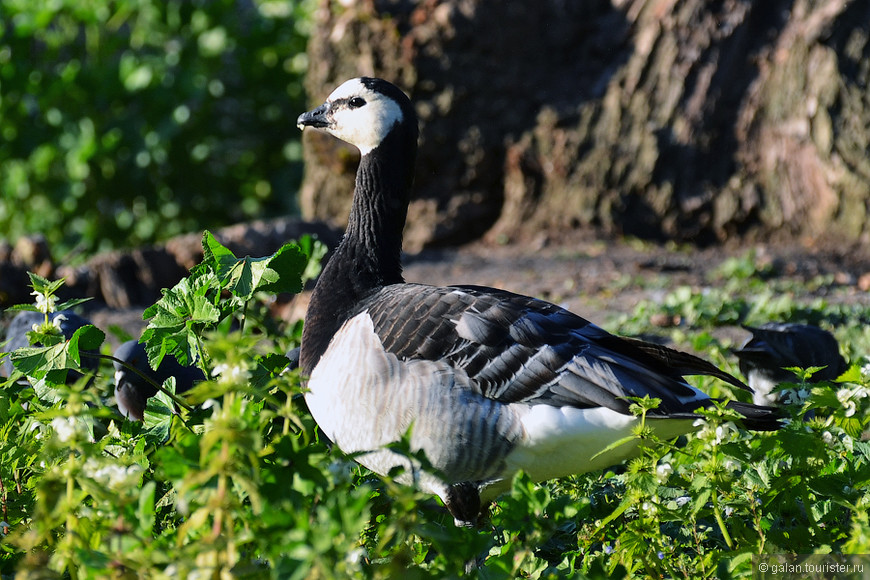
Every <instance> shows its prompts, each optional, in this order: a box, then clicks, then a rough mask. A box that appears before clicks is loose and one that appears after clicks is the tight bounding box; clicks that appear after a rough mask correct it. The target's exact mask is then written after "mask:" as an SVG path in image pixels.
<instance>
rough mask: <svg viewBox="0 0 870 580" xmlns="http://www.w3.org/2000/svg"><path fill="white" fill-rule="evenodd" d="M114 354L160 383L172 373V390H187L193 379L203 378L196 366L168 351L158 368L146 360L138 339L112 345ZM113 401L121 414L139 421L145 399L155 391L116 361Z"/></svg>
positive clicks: (196, 380)
mask: <svg viewBox="0 0 870 580" xmlns="http://www.w3.org/2000/svg"><path fill="white" fill-rule="evenodd" d="M114 356H115V358H116V359H118V360H119V361H123V362H125V363H127V364H128V365H130V366H131V367H133V368H135V369H136V370H138V371H139V372H140V373H142V374H144V375H145V376H147V377H148V378H149V379H151V380H152V381H154V382H155V383H157V384H158V385H162V384H163V382H164V381H165V380H166V379H168V378H169V377H175V392H176V393H179V394H181V393H184V392H186V391H189V390H190V389H191V388H192V387H193V385H194V384H195V383H198V382H201V381H204V380H205V374H204V373H203V372H202V371H201V370H200V369H199V368H197V367H195V366H184V365H182V364H181V363H179V362H178V359H176V358H175V357H174V356H172V355H171V354H167V355H166V356H164V357H163V360H162V361H160V364H159V365H158V366H157V370H154V369H152V368H151V365H150V364H148V355H147V354H146V352H145V345H143V344H142V343H140V342H139V341H137V340H128V341H127V342H124V343H122V344H121V345H120V346H119V347H118V348H117V349H115V353H114ZM112 364H113V365H114V368H115V403H117V405H118V410H119V411H120V412H121V414H122V415H124V416H125V417H127V418H128V419H132V420H133V421H142V420H143V418H144V416H145V407H146V406H147V405H148V399H150V398H151V397H153V396H154V395H156V394H157V389H156V388H154V385H152V384H150V383H149V382H148V381H146V380H145V379H143V378H142V377H141V376H140V375H138V374H137V373H134V372H131V371H130V370H129V369H127V368H126V367H124V366H123V365H121V364H120V363H119V362H117V361H115V362H113V363H112Z"/></svg>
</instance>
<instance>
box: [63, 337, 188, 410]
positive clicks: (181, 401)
mask: <svg viewBox="0 0 870 580" xmlns="http://www.w3.org/2000/svg"><path fill="white" fill-rule="evenodd" d="M80 354H81V356H86V357H90V358H97V359H100V358H104V359H107V360H110V361H112V362H116V363H118V364H120V365H123V366H124V368H126V369H127V370H129V371H132V372H134V373H136V374H137V375H139V378H141V379H142V380H144V381H145V382H147V383H148V384H149V385H151V386H152V387H154V388H156V389H157V390H158V391H160V392H161V393H164V394H166V396H168V397H169V398H170V399H172V400H173V402H175V404H177V405H178V406H179V407H182V408H183V409H185V410H187V411H193V407H191V406H190V405H188V404H187V403H186V402H185V401H184V399H182V398H181V397H179V396H178V395H176V394H175V393H170V392H169V391H167V390H166V389H164V388H163V385H161V384H160V383H158V382H157V381H155V380H153V379H152V378H151V377H149V376H148V375H146V374H145V373H143V372H142V371H140V370H139V369H137V368H135V367H132V366H130V365H129V364H127V363H126V362H124V361H122V360H121V359H118V358H115V357H113V356H112V355H110V354H99V353H91V352H85V351H82V352H81V353H80Z"/></svg>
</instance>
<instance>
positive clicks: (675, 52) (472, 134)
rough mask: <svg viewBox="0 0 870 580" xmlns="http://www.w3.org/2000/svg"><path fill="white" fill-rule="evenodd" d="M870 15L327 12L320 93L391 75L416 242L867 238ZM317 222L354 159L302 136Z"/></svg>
mask: <svg viewBox="0 0 870 580" xmlns="http://www.w3.org/2000/svg"><path fill="white" fill-rule="evenodd" d="M868 23H870V3H867V2H860V1H857V0H827V1H822V0H816V1H812V0H766V1H765V2H752V1H751V0H721V1H715V2H710V1H708V0H613V1H605V0H573V1H565V0H543V1H541V2H503V1H500V0H440V1H439V0H422V1H417V2H412V1H409V0H344V1H342V2H337V1H331V0H321V3H320V7H319V9H318V13H317V19H316V30H315V33H314V34H313V37H312V40H311V43H310V45H309V59H310V63H311V65H310V70H309V75H308V79H307V82H308V87H307V88H308V91H309V95H310V96H311V101H312V103H313V104H314V103H319V102H320V101H322V99H323V98H324V97H325V96H326V95H327V94H328V93H329V92H330V90H331V89H332V88H334V87H335V86H336V85H337V84H338V83H340V82H342V81H343V80H345V79H347V78H350V77H354V76H360V75H376V76H381V77H384V78H387V79H390V80H393V81H394V82H396V83H397V84H398V85H400V86H401V87H402V88H403V89H405V90H406V91H407V92H408V93H409V94H411V96H412V98H413V100H414V101H415V103H416V106H417V110H418V112H419V114H420V118H421V125H422V127H421V129H422V138H421V142H420V145H421V150H420V156H419V162H418V168H417V176H416V184H417V185H416V196H417V199H416V200H415V201H414V202H413V203H412V207H411V211H410V215H409V221H408V227H407V230H406V246H407V247H408V249H411V250H415V249H418V248H420V247H422V246H424V245H441V244H452V243H458V242H463V241H467V240H470V239H474V238H478V237H481V236H483V235H487V236H489V237H490V238H491V239H494V240H509V239H517V238H521V237H523V236H524V235H532V234H535V233H537V232H540V231H542V230H543V231H560V230H564V229H569V228H577V227H596V228H599V229H601V230H604V231H605V232H610V233H617V234H629V235H636V236H640V237H644V238H652V239H678V240H691V241H695V242H698V243H710V242H716V241H718V240H722V239H726V238H729V237H735V236H740V237H744V238H759V237H760V238H767V237H769V236H778V237H781V238H782V239H794V238H797V237H800V238H803V239H805V240H806V239H807V238H811V239H816V238H822V239H825V240H842V241H849V242H859V241H862V240H863V241H864V242H865V243H866V241H867V240H868V239H870V224H868V219H867V214H868V211H870V210H868V207H870V161H868V158H867V150H868V144H870V143H868V141H870V97H868V92H867V87H868V83H870V65H868V63H870V44H868V26H867V24H868ZM306 156H307V159H306V161H307V166H306V167H307V175H306V180H305V184H304V187H303V191H302V199H301V201H302V207H303V212H304V214H305V215H306V217H309V218H321V219H330V220H334V221H336V222H338V223H339V224H341V220H343V219H344V218H345V217H346V215H347V208H348V207H349V196H350V192H351V191H352V187H353V185H352V179H353V172H354V170H355V152H354V151H353V150H350V149H348V148H345V147H344V146H342V145H340V144H337V143H336V142H335V141H334V140H332V139H331V138H329V137H326V136H323V135H316V134H311V135H307V136H306Z"/></svg>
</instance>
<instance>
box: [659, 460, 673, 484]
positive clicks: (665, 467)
mask: <svg viewBox="0 0 870 580" xmlns="http://www.w3.org/2000/svg"><path fill="white" fill-rule="evenodd" d="M673 472H674V468H673V467H671V464H670V463H662V464H661V465H657V466H656V478H657V479H658V480H659V482H660V483H664V482H666V481H667V480H668V477H670V475H671V474H672V473H673Z"/></svg>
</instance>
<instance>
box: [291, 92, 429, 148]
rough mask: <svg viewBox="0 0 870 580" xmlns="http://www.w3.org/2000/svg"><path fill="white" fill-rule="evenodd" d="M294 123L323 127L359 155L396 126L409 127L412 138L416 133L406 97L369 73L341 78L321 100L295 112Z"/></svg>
mask: <svg viewBox="0 0 870 580" xmlns="http://www.w3.org/2000/svg"><path fill="white" fill-rule="evenodd" d="M296 125H297V126H298V127H299V129H304V128H305V127H313V128H315V129H320V130H322V131H325V132H326V133H329V134H330V135H332V136H334V137H337V138H338V139H341V140H342V141H344V142H346V143H350V144H351V145H354V146H356V147H357V148H359V150H360V153H361V154H362V155H368V154H369V153H370V152H371V151H373V150H374V149H376V148H377V147H378V146H379V145H380V144H381V143H382V142H383V141H384V139H386V137H387V136H388V135H389V134H390V133H392V132H393V131H395V130H396V129H397V128H398V129H401V128H404V129H406V130H409V131H410V134H411V135H412V136H413V138H414V140H415V141H416V135H417V118H416V115H415V113H414V109H413V106H412V105H411V101H410V100H409V99H408V97H407V96H405V94H404V93H403V92H402V91H401V90H400V89H399V88H398V87H396V86H395V85H393V84H391V83H389V82H387V81H385V80H382V79H376V78H369V77H360V78H356V79H351V80H349V81H346V82H344V83H343V84H342V85H341V86H339V87H338V88H337V89H335V90H334V91H333V92H332V94H330V95H329V97H328V98H327V99H326V102H325V103H323V104H322V105H320V106H319V107H317V108H316V109H313V110H311V111H308V112H305V113H302V114H301V115H299V118H298V119H297V120H296Z"/></svg>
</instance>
